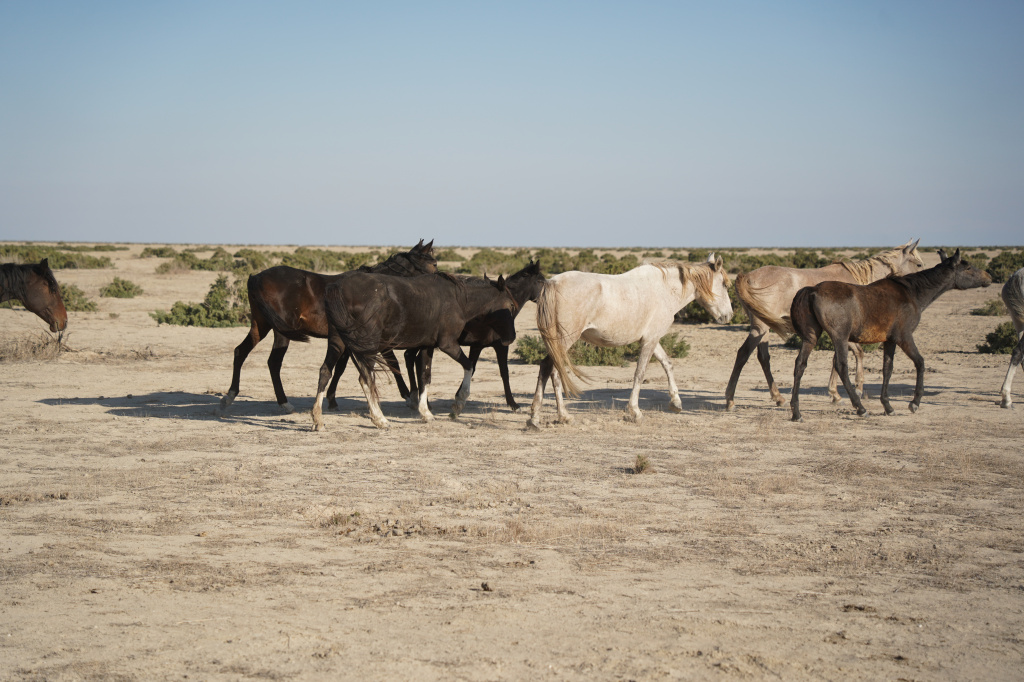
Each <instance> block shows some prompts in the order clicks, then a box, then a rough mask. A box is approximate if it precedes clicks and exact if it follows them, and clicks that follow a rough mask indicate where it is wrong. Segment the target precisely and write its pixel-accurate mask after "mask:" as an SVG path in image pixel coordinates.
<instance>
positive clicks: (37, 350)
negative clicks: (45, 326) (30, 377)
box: [0, 332, 70, 362]
mask: <svg viewBox="0 0 1024 682" xmlns="http://www.w3.org/2000/svg"><path fill="white" fill-rule="evenodd" d="M68 338H70V334H64V335H63V337H62V338H59V337H58V335H56V334H51V333H50V332H42V333H40V334H38V335H36V336H32V335H29V336H7V335H4V336H2V337H0V362H34V361H44V360H53V359H55V358H56V357H57V356H58V355H60V354H61V353H62V352H64V351H67V350H70V349H69V348H68V346H67V340H68Z"/></svg>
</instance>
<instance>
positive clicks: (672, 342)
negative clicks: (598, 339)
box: [513, 334, 690, 367]
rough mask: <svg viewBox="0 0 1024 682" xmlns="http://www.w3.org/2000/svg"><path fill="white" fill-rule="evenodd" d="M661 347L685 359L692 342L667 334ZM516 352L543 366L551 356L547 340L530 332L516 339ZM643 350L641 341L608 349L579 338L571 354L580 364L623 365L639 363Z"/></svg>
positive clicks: (662, 340) (670, 355)
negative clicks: (542, 361) (545, 359)
mask: <svg viewBox="0 0 1024 682" xmlns="http://www.w3.org/2000/svg"><path fill="white" fill-rule="evenodd" d="M661 347H662V348H664V349H665V352H666V353H667V354H668V356H669V357H670V358H685V357H686V356H687V355H688V354H689V352H690V344H689V343H687V342H686V339H684V338H682V337H680V336H679V335H678V334H666V335H665V336H663V337H661ZM513 352H514V353H515V354H516V355H517V356H518V357H519V359H520V360H522V361H523V362H525V363H526V364H529V365H539V364H540V362H541V360H543V359H544V358H545V357H547V354H548V349H547V346H545V345H544V339H542V338H541V337H539V336H532V335H530V334H526V335H523V336H520V337H519V338H518V339H517V340H516V347H515V350H513ZM639 353H640V343H639V342H636V343H631V344H629V345H626V346H617V347H614V348H604V347H600V346H592V345H590V344H589V343H586V342H584V341H577V342H576V343H574V344H573V345H572V348H570V349H569V357H570V358H572V361H573V363H574V364H576V365H579V366H580V367H594V366H613V367H622V366H623V365H625V364H627V363H629V362H636V359H637V356H638V355H639Z"/></svg>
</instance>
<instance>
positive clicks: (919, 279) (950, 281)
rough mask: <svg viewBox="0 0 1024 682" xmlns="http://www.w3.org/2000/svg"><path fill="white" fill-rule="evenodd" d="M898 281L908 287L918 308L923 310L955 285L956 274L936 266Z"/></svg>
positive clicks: (951, 270)
mask: <svg viewBox="0 0 1024 682" xmlns="http://www.w3.org/2000/svg"><path fill="white" fill-rule="evenodd" d="M900 279H902V280H903V281H904V283H906V285H907V286H908V287H909V289H910V291H911V294H912V296H913V297H914V300H915V301H916V302H917V306H918V308H919V309H920V310H924V309H925V308H927V307H928V306H930V305H931V304H932V303H933V302H934V301H935V299H937V298H938V297H939V296H941V295H942V294H944V293H946V292H947V291H949V290H950V289H952V288H953V285H954V284H956V272H955V271H954V270H953V269H952V268H940V267H938V266H936V267H934V268H930V269H928V270H925V271H924V272H915V273H913V274H911V275H906V276H904V277H902V278H900Z"/></svg>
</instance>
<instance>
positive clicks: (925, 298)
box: [790, 249, 992, 422]
mask: <svg viewBox="0 0 1024 682" xmlns="http://www.w3.org/2000/svg"><path fill="white" fill-rule="evenodd" d="M939 257H940V258H941V259H942V261H941V262H940V263H939V264H938V265H936V266H935V267H934V268H929V269H928V270H922V271H921V272H916V273H913V274H910V275H906V276H904V277H898V276H895V275H893V276H890V277H887V278H886V279H882V280H879V281H877V282H872V283H871V284H867V285H858V284H848V283H846V282H822V283H821V284H818V285H816V286H813V287H804V288H803V289H801V290H800V291H798V292H797V294H796V297H795V298H794V299H793V306H792V307H791V308H790V319H791V320H792V321H793V326H794V327H795V328H796V332H797V333H798V334H799V335H800V338H801V339H803V345H802V346H801V347H800V354H799V355H798V356H797V358H796V367H795V369H794V371H793V397H792V399H791V400H790V405H791V406H792V408H793V421H796V422H798V421H802V417H801V415H800V378H801V377H802V376H803V373H804V369H805V368H806V367H807V358H808V356H810V354H811V349H813V348H814V344H815V343H817V341H818V335H819V334H821V332H822V331H826V332H828V335H829V336H830V337H832V343H833V344H835V347H836V353H835V357H834V358H833V361H832V364H833V368H834V369H835V371H836V373H837V374H839V378H840V379H842V381H843V386H844V387H845V388H846V393H847V395H849V396H850V401H851V402H852V403H853V406H854V407H856V408H857V414H859V415H863V414H864V413H865V412H867V410H865V409H864V405H863V404H862V403H861V400H860V395H859V394H858V393H857V392H856V391H855V390H853V387H852V386H851V385H850V375H849V367H848V365H847V349H848V347H849V343H850V342H851V341H853V342H856V343H882V344H883V351H884V359H883V361H882V395H881V400H882V406H883V407H884V408H885V414H886V415H891V414H893V412H894V410H893V409H892V405H890V404H889V377H890V376H891V375H892V361H893V355H894V354H895V352H896V346H899V347H900V348H902V349H903V352H904V353H906V354H907V357H909V358H910V359H911V360H912V361H913V363H914V367H915V369H916V370H917V386H916V388H915V389H914V399H913V400H912V401H911V402H910V411H911V412H917V408H918V407H920V405H921V395H922V394H923V393H924V358H923V357H921V353H920V352H919V351H918V350H917V345H916V344H915V343H914V330H915V329H917V324H918V322H920V321H921V313H922V312H924V309H925V308H927V307H928V306H929V305H931V303H932V301H934V300H935V299H937V298H938V297H939V296H941V295H942V294H944V293H945V292H947V291H949V290H950V289H974V288H976V287H987V286H988V285H989V284H991V283H992V278H991V277H989V276H988V273H985V272H982V271H981V270H978V269H977V268H975V267H973V266H972V265H971V264H970V263H968V262H967V261H965V260H961V258H960V249H957V250H956V253H954V254H953V255H952V256H950V257H949V258H947V257H946V254H945V253H943V252H942V251H941V250H940V251H939Z"/></svg>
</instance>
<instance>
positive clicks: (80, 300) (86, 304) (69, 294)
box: [60, 284, 99, 313]
mask: <svg viewBox="0 0 1024 682" xmlns="http://www.w3.org/2000/svg"><path fill="white" fill-rule="evenodd" d="M60 297H61V299H62V300H63V301H64V309H65V310H68V311H70V312H85V313H91V312H95V311H97V310H99V307H98V306H97V305H96V302H95V301H90V300H89V299H88V298H86V296H85V292H84V291H82V290H81V289H79V288H78V287H77V286H75V285H74V284H61V285H60Z"/></svg>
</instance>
